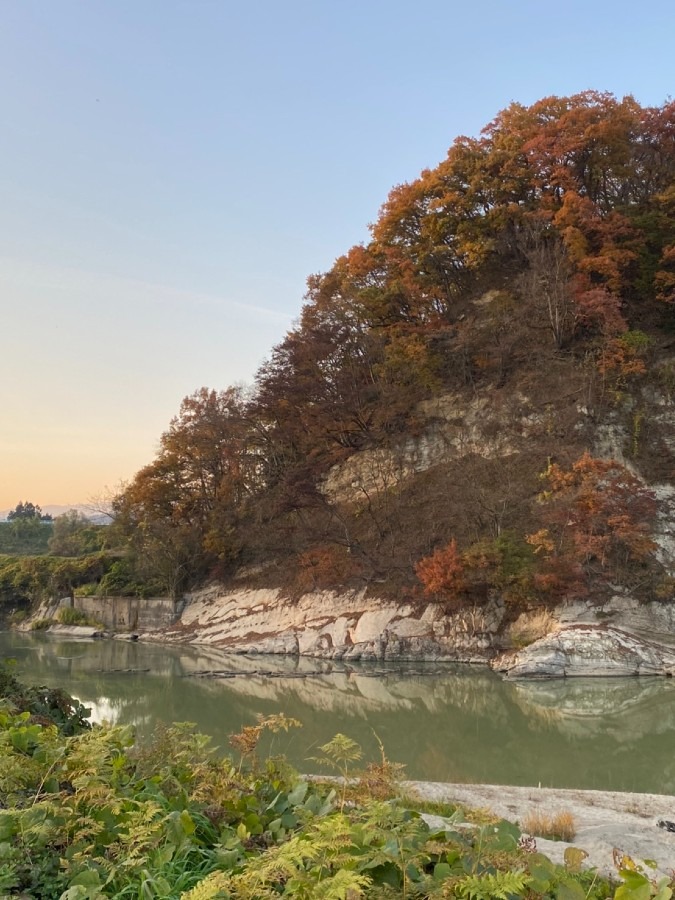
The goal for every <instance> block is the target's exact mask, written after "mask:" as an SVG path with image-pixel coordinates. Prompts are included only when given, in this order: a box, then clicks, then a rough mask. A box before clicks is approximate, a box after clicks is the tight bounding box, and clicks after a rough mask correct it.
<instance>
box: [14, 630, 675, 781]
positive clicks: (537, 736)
mask: <svg viewBox="0 0 675 900" xmlns="http://www.w3.org/2000/svg"><path fill="white" fill-rule="evenodd" d="M0 656H2V657H14V658H15V659H16V661H17V674H18V675H19V676H20V677H21V678H22V679H23V680H24V681H27V682H31V683H35V684H47V685H50V686H59V687H62V688H64V689H65V690H66V691H68V692H69V693H71V694H73V695H74V696H76V697H77V698H79V699H80V700H81V701H82V702H83V703H84V704H86V705H87V706H89V707H91V709H92V718H93V719H94V720H98V721H101V720H104V719H106V720H108V721H111V722H114V723H120V724H131V725H133V726H134V727H135V728H136V729H137V732H138V733H139V734H140V735H141V736H143V735H147V734H148V733H150V732H151V731H152V729H153V727H154V725H155V723H157V722H158V721H164V722H174V721H176V722H177V721H180V722H185V721H189V722H194V723H195V725H196V729H197V730H199V731H203V732H205V733H207V734H209V735H211V736H212V738H213V739H214V742H215V743H216V744H217V745H218V746H220V747H225V748H226V747H227V737H228V735H229V734H232V733H233V732H236V731H238V730H239V729H240V728H241V726H242V725H246V724H252V723H253V722H255V717H256V714H257V713H262V714H265V715H267V714H271V713H277V712H283V713H285V714H286V715H288V716H293V717H294V718H296V719H299V720H300V721H301V722H302V723H303V727H302V728H301V729H293V730H292V731H291V732H289V734H288V735H286V734H282V735H280V736H279V735H277V736H276V737H275V738H274V740H275V745H274V752H283V753H285V754H286V755H287V756H288V757H289V759H290V760H291V762H292V763H293V764H294V765H295V766H297V767H298V768H299V769H301V770H303V771H311V770H312V769H316V764H314V763H312V762H311V757H312V756H316V755H317V754H318V749H317V748H318V746H319V745H320V744H321V743H323V742H325V741H327V740H329V739H330V738H331V737H332V736H333V735H334V734H335V733H336V732H342V733H344V734H347V735H348V736H349V737H351V738H353V739H354V740H356V741H358V742H359V743H360V744H361V746H362V747H363V749H364V752H365V755H366V757H367V758H368V759H376V758H377V755H378V750H377V746H378V745H377V740H378V738H379V740H381V741H382V743H383V745H384V747H385V749H386V752H387V755H388V756H389V758H390V759H391V760H393V761H395V762H400V763H404V764H405V766H406V769H405V772H406V775H407V777H409V778H414V779H423V780H427V781H456V782H466V783H471V782H489V783H497V784H513V785H537V784H541V785H542V786H544V787H576V788H596V789H599V790H617V791H642V792H655V793H673V794H675V680H673V679H666V678H641V679H639V678H611V679H567V680H564V679H562V680H552V681H538V682H532V681H531V682H520V683H518V682H510V681H503V680H502V679H501V678H499V677H498V676H496V675H495V674H494V673H492V672H491V671H490V670H489V669H487V668H483V667H471V666H459V665H450V664H442V665H441V664H436V663H426V664H423V663H416V664H398V665H396V666H394V665H389V666H384V665H381V664H377V665H365V664H363V665H357V664H354V663H352V664H350V665H346V664H340V663H334V662H328V661H325V660H314V659H307V658H300V659H296V658H289V657H285V658H284V657H265V656H239V655H238V656H233V655H231V654H225V653H222V652H220V651H218V650H215V649H213V648H210V647H194V646H176V645H163V644H156V643H130V642H127V641H117V640H104V641H91V640H88V641H86V640H73V639H68V640H65V639H63V638H57V637H55V636H51V635H33V634H21V633H16V632H14V633H7V632H6V633H0ZM215 670H217V671H220V672H222V673H224V675H223V677H212V676H209V675H205V674H200V673H206V672H213V671H215ZM233 673H234V674H233Z"/></svg>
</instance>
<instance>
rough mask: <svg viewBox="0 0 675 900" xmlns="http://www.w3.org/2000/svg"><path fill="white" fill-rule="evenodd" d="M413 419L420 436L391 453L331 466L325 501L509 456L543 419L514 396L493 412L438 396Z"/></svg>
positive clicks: (488, 406)
mask: <svg viewBox="0 0 675 900" xmlns="http://www.w3.org/2000/svg"><path fill="white" fill-rule="evenodd" d="M418 413H419V415H420V417H421V418H422V419H423V420H426V422H427V426H426V428H425V430H424V433H423V434H422V435H420V436H416V437H414V438H408V439H406V440H403V441H402V442H401V443H400V444H399V445H398V446H397V447H395V448H393V449H383V448H380V449H376V450H363V451H361V452H360V453H356V454H354V455H353V456H351V457H350V458H349V459H348V460H347V461H346V462H345V463H340V464H339V465H336V466H334V467H333V468H332V469H331V470H330V472H329V473H328V475H327V477H326V478H325V480H324V482H323V491H324V492H325V493H326V495H327V496H329V497H330V498H331V500H334V501H347V502H349V501H354V500H358V499H359V498H360V497H363V496H369V495H371V494H377V493H381V492H383V491H386V490H388V489H389V488H391V487H393V486H394V485H396V484H398V483H399V482H401V481H404V480H405V479H406V478H410V477H411V476H413V475H415V474H416V473H418V472H425V471H426V470H427V469H430V468H431V467H432V466H435V465H437V464H438V463H443V462H448V461H449V460H452V459H457V458H461V457H464V456H467V455H469V454H476V455H477V456H482V457H484V458H486V459H500V458H505V457H508V456H511V455H513V454H514V453H518V452H520V450H522V449H523V447H524V446H525V445H526V443H527V440H528V438H529V437H530V435H531V434H532V432H533V430H536V429H540V428H542V427H544V426H545V424H546V423H545V421H544V419H545V418H546V416H547V415H548V413H546V414H544V415H542V414H541V413H540V412H538V411H537V410H536V409H535V407H534V405H533V404H532V401H531V400H530V399H529V398H527V397H525V396H524V395H522V394H519V393H516V394H513V395H512V396H511V397H509V398H508V399H506V400H505V401H504V403H503V405H502V406H501V407H500V408H499V409H495V407H494V405H493V404H492V401H491V398H490V397H488V396H486V397H481V398H475V399H474V400H473V402H471V403H467V401H466V400H465V399H463V398H460V397H459V396H458V395H455V394H443V395H441V396H439V397H435V398H434V399H433V400H426V401H424V402H422V403H420V404H419V407H418Z"/></svg>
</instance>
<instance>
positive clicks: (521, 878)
mask: <svg viewBox="0 0 675 900" xmlns="http://www.w3.org/2000/svg"><path fill="white" fill-rule="evenodd" d="M529 881H530V878H529V876H528V875H526V874H525V873H524V872H495V873H494V874H489V873H488V874H484V875H467V876H466V877H464V878H462V879H460V880H459V881H457V882H456V883H455V891H456V893H457V894H458V895H459V896H460V897H466V898H467V900H510V898H512V897H514V896H515V897H523V896H524V894H525V889H526V887H527V885H528V883H529Z"/></svg>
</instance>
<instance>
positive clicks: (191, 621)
mask: <svg viewBox="0 0 675 900" xmlns="http://www.w3.org/2000/svg"><path fill="white" fill-rule="evenodd" d="M503 616H504V607H503V604H502V603H501V602H500V601H498V600H494V601H491V602H490V603H488V604H487V605H486V606H485V607H484V608H482V609H481V610H463V611H460V612H458V613H455V614H453V615H447V614H446V613H444V612H443V609H442V608H441V607H440V606H438V605H436V604H419V605H415V604H413V603H410V602H399V603H397V602H393V601H383V600H382V599H380V598H376V597H367V596H366V594H365V591H350V592H345V593H340V594H337V593H333V592H331V591H324V592H316V593H311V594H305V595H303V596H302V597H300V599H299V600H290V599H287V598H285V597H283V596H282V595H281V592H280V591H279V590H275V589H270V590H239V591H233V592H226V591H224V589H223V588H219V587H212V588H209V589H205V590H202V591H199V592H196V593H195V594H193V595H192V596H191V597H190V598H189V601H188V603H187V605H186V607H185V609H184V610H183V613H182V615H181V618H180V621H179V622H177V623H176V625H174V626H172V627H170V628H167V629H165V630H163V631H162V632H161V639H163V640H171V641H189V642H194V643H200V644H213V645H215V646H218V647H223V648H227V649H230V650H236V651H239V652H242V653H244V652H249V653H250V652H258V653H283V654H299V655H303V656H315V657H323V658H326V659H346V660H349V659H351V660H358V659H364V660H368V659H371V660H374V659H430V660H433V659H451V660H462V661H468V662H485V661H486V660H487V659H488V658H490V657H491V656H493V655H494V652H495V646H496V642H497V634H498V632H499V630H500V626H501V623H502V620H503Z"/></svg>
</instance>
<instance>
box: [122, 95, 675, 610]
mask: <svg viewBox="0 0 675 900" xmlns="http://www.w3.org/2000/svg"><path fill="white" fill-rule="evenodd" d="M674 303H675V103H673V102H669V103H666V104H665V105H663V106H662V107H655V108H643V107H641V106H640V105H639V104H638V103H637V102H636V101H635V100H633V99H632V98H631V97H626V98H623V99H622V100H619V99H617V98H615V97H613V96H611V95H608V94H602V93H596V92H590V91H589V92H585V93H582V94H578V95H575V96H573V97H568V98H558V97H549V98H545V99H543V100H541V101H539V102H538V103H535V104H534V105H533V106H531V107H525V106H522V105H520V104H512V105H511V106H510V107H509V108H508V109H506V110H504V111H502V112H501V113H499V115H498V116H497V117H496V118H495V119H494V121H493V122H491V123H489V124H488V125H487V126H486V128H485V129H484V130H483V132H482V134H481V136H480V137H478V138H467V137H459V138H457V139H456V140H455V141H454V143H453V144H452V146H451V147H450V150H449V151H448V155H447V157H446V159H445V160H443V161H442V162H441V163H440V164H439V165H438V166H436V167H435V168H433V169H429V170H426V171H424V172H422V174H421V175H420V177H419V178H418V179H417V180H415V181H413V182H412V183H410V184H404V185H399V186H398V187H395V188H394V189H393V190H392V192H391V193H390V195H389V197H388V199H387V201H386V202H385V204H384V205H383V207H382V209H381V211H380V213H379V216H378V218H377V220H376V221H375V223H374V224H373V225H372V227H371V239H370V241H369V243H367V244H366V245H358V246H356V247H353V248H351V249H350V250H349V251H348V252H347V253H345V254H344V255H343V256H340V257H339V258H338V259H337V260H336V261H335V263H334V265H333V266H332V268H331V269H330V270H329V271H328V272H325V273H322V274H320V275H314V276H311V277H310V278H309V279H308V290H307V295H306V297H305V304H304V306H303V309H302V313H301V316H300V318H299V320H298V322H297V324H296V325H295V327H294V328H293V329H292V330H290V331H289V332H288V333H287V334H286V335H285V337H284V338H283V339H282V340H281V342H280V343H279V344H278V345H277V346H276V347H274V348H273V350H272V351H271V354H270V357H269V359H268V360H267V362H266V363H265V364H264V365H263V366H262V367H261V369H260V370H259V372H258V374H257V377H256V380H255V384H254V386H253V387H252V388H251V389H250V390H249V391H245V390H243V389H241V388H236V387H230V388H227V389H225V390H212V389H207V388H202V389H200V390H198V391H196V392H195V393H194V394H192V395H190V396H188V397H186V398H185V400H184V401H183V403H182V405H181V408H180V411H179V413H178V414H177V416H176V417H175V418H174V419H173V421H172V422H171V423H170V425H169V427H168V429H167V431H166V432H165V433H164V434H163V435H162V437H161V441H160V449H159V452H158V454H157V456H156V458H155V459H154V460H153V461H151V462H149V464H148V465H147V466H146V467H145V468H143V469H142V470H141V471H140V472H138V474H137V475H136V476H135V478H134V479H133V481H132V482H131V483H130V484H129V486H128V487H127V489H126V490H125V491H124V492H123V493H122V494H121V495H120V496H118V497H117V498H116V499H115V503H114V513H115V518H116V521H115V525H114V526H113V527H114V528H116V529H117V530H119V531H122V532H123V533H124V534H126V536H127V538H128V540H129V541H130V547H131V556H130V564H131V565H132V566H133V568H134V570H135V577H141V578H151V579H153V580H154V581H155V582H160V583H161V584H162V585H163V587H164V589H165V590H166V591H167V592H168V593H171V594H178V593H180V592H181V591H182V590H184V589H185V588H187V587H190V586H194V585H196V584H199V583H202V582H204V581H206V580H210V579H218V580H221V581H223V582H225V583H230V582H236V584H237V585H240V586H241V585H242V584H250V585H252V586H268V587H281V588H282V589H283V590H284V591H285V592H286V593H287V594H289V595H290V596H297V595H299V594H301V593H303V592H306V591H312V590H322V589H328V588H333V589H338V590H340V589H345V588H355V587H358V588H366V589H367V590H368V591H369V592H371V593H372V594H374V595H377V596H379V597H383V598H386V597H391V596H396V597H399V598H401V597H403V598H409V599H411V600H413V601H418V600H419V601H424V602H425V603H426V602H435V603H440V604H442V605H443V606H444V608H446V609H452V608H456V607H462V606H465V605H474V604H480V603H483V602H485V601H487V600H488V599H489V598H490V597H493V596H495V594H497V595H499V596H500V597H501V598H502V599H504V600H505V601H506V603H507V605H508V606H509V608H511V609H513V610H514V611H515V610H518V609H520V608H522V607H531V606H539V605H547V604H554V603H557V602H558V601H560V600H561V599H564V598H583V597H590V598H591V599H593V600H594V601H595V600H597V602H601V601H602V600H603V599H604V598H606V597H607V596H608V595H609V594H610V593H612V592H616V590H617V589H619V588H623V589H625V590H626V591H627V592H629V593H630V594H631V595H633V596H635V597H638V598H643V599H647V598H649V599H654V598H657V599H658V598H662V599H664V600H665V599H669V598H671V597H672V595H673V585H674V582H673V578H672V573H673V567H674V565H675V531H674V530H672V529H673V526H672V525H671V522H672V519H673V512H674V511H675V486H674V484H673V472H674V466H673V461H674V455H675V437H674V435H675V431H674V430H673V424H674V421H675V406H674V401H675V322H674V319H673V308H674V306H673V304H674Z"/></svg>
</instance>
